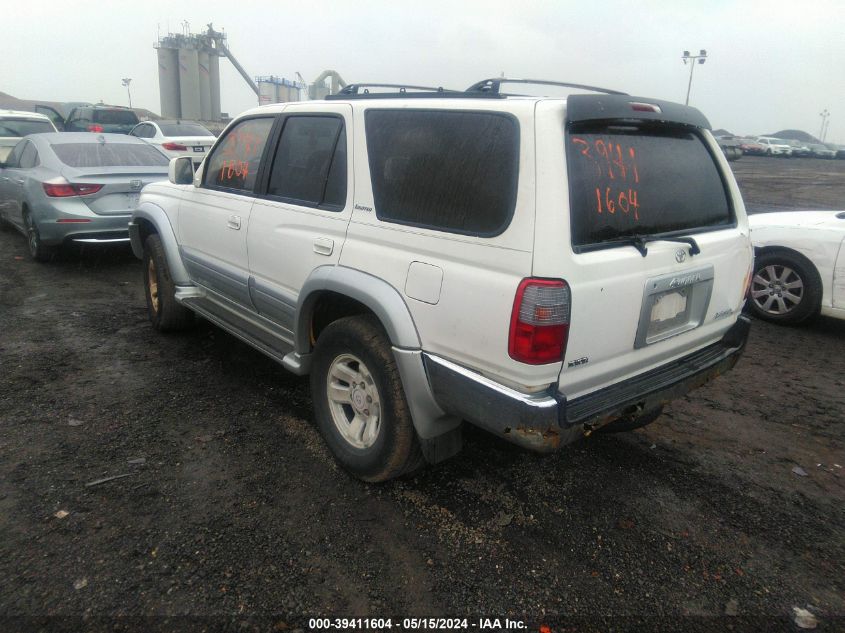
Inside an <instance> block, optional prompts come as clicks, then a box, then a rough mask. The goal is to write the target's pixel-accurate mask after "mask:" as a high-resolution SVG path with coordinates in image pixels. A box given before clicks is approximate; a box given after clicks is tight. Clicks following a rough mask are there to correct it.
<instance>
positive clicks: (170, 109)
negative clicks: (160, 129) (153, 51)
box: [158, 48, 182, 119]
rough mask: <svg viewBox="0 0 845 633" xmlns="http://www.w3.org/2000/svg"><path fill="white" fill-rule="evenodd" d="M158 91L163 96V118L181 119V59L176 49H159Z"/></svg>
mask: <svg viewBox="0 0 845 633" xmlns="http://www.w3.org/2000/svg"><path fill="white" fill-rule="evenodd" d="M158 90H159V94H160V96H161V116H163V117H164V118H166V119H178V118H180V117H181V115H182V104H181V101H180V97H179V58H178V53H177V51H176V49H175V48H159V49H158Z"/></svg>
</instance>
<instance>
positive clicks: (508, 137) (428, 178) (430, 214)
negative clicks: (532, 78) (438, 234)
mask: <svg viewBox="0 0 845 633" xmlns="http://www.w3.org/2000/svg"><path fill="white" fill-rule="evenodd" d="M366 134H367V149H368V153H369V164H370V177H371V180H372V187H373V196H374V202H375V207H376V214H377V216H378V218H379V219H380V220H384V221H387V222H395V223H398V224H408V225H412V226H420V227H425V228H431V229H437V230H442V231H448V232H453V233H462V234H468V235H478V236H493V235H497V234H499V233H501V232H502V231H504V230H505V228H506V227H507V225H508V223H509V222H510V218H511V216H512V214H513V209H514V204H515V201H516V190H517V178H518V172H519V129H518V125H517V122H516V120H515V119H514V118H513V117H511V116H510V115H507V114H503V113H490V112H467V111H444V110H369V111H368V112H367V114H366Z"/></svg>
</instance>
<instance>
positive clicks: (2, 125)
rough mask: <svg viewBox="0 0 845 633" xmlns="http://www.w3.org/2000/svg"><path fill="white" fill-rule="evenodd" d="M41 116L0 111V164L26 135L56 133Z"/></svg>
mask: <svg viewBox="0 0 845 633" xmlns="http://www.w3.org/2000/svg"><path fill="white" fill-rule="evenodd" d="M57 131H58V130H56V126H55V125H53V122H52V121H50V119H48V118H47V117H46V116H44V115H43V114H36V113H35V112H26V111H23V110H0V163H3V162H5V161H6V159H7V158H8V157H9V154H11V153H12V149H14V147H15V145H17V144H18V141H20V140H21V138H23V137H24V136H27V135H28V134H40V133H42V132H57Z"/></svg>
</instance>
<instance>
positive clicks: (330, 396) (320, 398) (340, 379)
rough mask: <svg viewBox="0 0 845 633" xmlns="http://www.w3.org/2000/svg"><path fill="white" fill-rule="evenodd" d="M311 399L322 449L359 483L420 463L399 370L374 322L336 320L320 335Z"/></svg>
mask: <svg viewBox="0 0 845 633" xmlns="http://www.w3.org/2000/svg"><path fill="white" fill-rule="evenodd" d="M311 397H312V399H313V401H314V414H315V416H316V419H317V424H318V426H319V428H320V431H321V432H322V434H323V437H324V438H325V440H326V444H327V445H328V447H329V449H330V450H331V452H332V454H333V455H334V457H335V459H336V460H337V461H338V462H339V463H340V464H341V466H343V467H344V468H345V469H346V470H348V471H349V472H351V473H352V474H353V475H355V476H356V477H358V478H359V479H363V480H364V481H370V482H378V481H387V480H388V479H393V478H395V477H399V476H400V475H403V474H405V473H408V472H411V471H413V470H414V469H415V468H416V467H417V466H418V465H419V464H420V462H421V460H420V448H419V442H418V440H417V436H416V432H415V431H414V426H413V423H412V421H411V413H410V411H409V409H408V403H407V401H406V400H405V394H404V391H403V389H402V381H401V379H400V377H399V370H398V368H397V367H396V361H395V360H394V358H393V353H392V351H391V348H390V342H389V340H388V339H387V335H386V334H385V332H384V329H383V328H382V326H381V324H380V323H379V322H378V321H377V320H376V319H375V318H374V317H372V316H369V315H363V316H353V317H345V318H342V319H338V320H337V321H335V322H333V323H331V324H330V325H328V326H327V327H326V329H325V330H323V331H322V332H321V333H320V337H319V338H318V339H317V345H316V348H315V351H314V364H313V366H312V369H311Z"/></svg>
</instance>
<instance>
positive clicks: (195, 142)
mask: <svg viewBox="0 0 845 633" xmlns="http://www.w3.org/2000/svg"><path fill="white" fill-rule="evenodd" d="M129 134H131V135H132V136H137V137H138V138H140V139H143V140H145V141H147V143H150V144H151V145H155V146H156V147H158V148H159V149H160V150H161V151H163V152H164V153H165V154H167V155H168V156H170V158H179V157H180V156H190V157H191V160H192V161H193V162H194V164H195V165H198V164H199V163H201V162H202V159H203V158H205V155H206V153H207V152H208V150H209V149H210V148H211V146H212V145H214V141H216V140H217V137H215V136H214V134H213V133H212V132H211V131H209V130H207V129H206V128H205V127H204V126H202V125H200V124H199V123H196V122H195V121H144V122H143V123H139V124H138V125H136V126H135V127H134V128H132V131H131V132H129Z"/></svg>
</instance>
